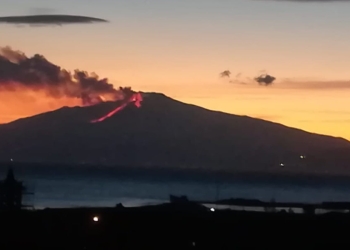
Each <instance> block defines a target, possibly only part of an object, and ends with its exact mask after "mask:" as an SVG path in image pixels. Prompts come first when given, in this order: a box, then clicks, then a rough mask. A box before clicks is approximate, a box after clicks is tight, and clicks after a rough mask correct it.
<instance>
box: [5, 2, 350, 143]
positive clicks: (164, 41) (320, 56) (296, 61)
mask: <svg viewBox="0 0 350 250" xmlns="http://www.w3.org/2000/svg"><path fill="white" fill-rule="evenodd" d="M37 8H43V9H46V10H45V11H46V12H47V13H49V14H72V15H84V16H92V17H98V18H104V19H108V20H109V21H110V23H107V24H83V25H69V26H62V27H55V26H49V27H29V26H25V27H16V26H14V25H4V24H1V25H0V26H1V34H2V35H1V44H0V46H7V45H8V46H11V47H12V48H13V49H16V50H21V51H23V52H25V53H26V54H27V55H28V56H32V55H33V54H35V53H39V54H42V55H44V56H45V57H46V58H47V59H48V60H49V61H51V62H53V63H55V64H57V65H60V66H61V67H63V68H66V69H68V70H74V69H76V68H78V69H81V70H86V71H91V72H96V73H97V74H98V75H100V76H101V77H108V78H109V79H110V81H111V82H112V83H114V84H115V86H116V87H118V86H132V88H133V89H134V90H141V91H153V92H162V93H164V94H166V95H168V96H170V97H173V98H175V99H178V100H180V101H184V102H188V103H193V104H196V105H200V106H203V107H206V108H209V109H214V110H220V111H224V112H229V113H233V114H240V115H248V116H253V117H259V118H262V119H266V120H270V121H274V122H278V123H282V124H285V125H288V126H293V127H297V128H301V129H305V130H307V131H311V132H317V133H323V134H329V135H334V136H341V137H345V138H347V139H350V129H349V128H350V98H349V96H350V71H349V65H350V45H349V41H350V32H349V30H350V27H349V25H350V15H349V13H350V1H341V2H338V1H320V2H307V1H302V0H299V1H295V2H293V1H282V0H116V1H110V0H75V1H68V0H59V1H58V0H41V1H39V0H26V1H23V0H2V2H1V9H0V16H9V15H27V14H34V13H35V14H36V12H44V10H41V11H39V10H35V9H37ZM41 14H42V13H41ZM224 70H230V71H231V72H232V76H231V77H234V76H235V75H236V74H238V73H241V78H240V79H242V81H244V82H246V84H234V83H230V82H229V80H228V79H223V78H220V77H219V73H220V72H221V71H224ZM262 72H267V73H269V74H271V75H273V76H275V77H276V78H277V80H276V82H275V83H274V84H273V85H272V86H269V87H264V86H258V84H256V83H254V82H253V81H252V80H249V79H247V78H250V79H252V78H254V77H256V76H258V75H259V74H261V73H262ZM23 98H24V96H22V95H21V94H14V93H0V123H1V122H8V121H10V120H13V119H17V118H19V117H23V116H28V115H33V114H35V113H40V112H43V111H47V110H48V109H55V108H59V107H60V106H62V105H66V104H67V103H68V104H71V105H74V104H75V102H74V101H71V100H60V101H59V102H53V101H50V102H49V103H46V102H45V101H43V100H42V99H41V98H44V97H43V96H42V95H40V94H38V95H37V96H28V95H26V96H25V98H26V100H30V101H23V102H22V100H23ZM21 103H22V104H23V105H21ZM62 103H63V104H62Z"/></svg>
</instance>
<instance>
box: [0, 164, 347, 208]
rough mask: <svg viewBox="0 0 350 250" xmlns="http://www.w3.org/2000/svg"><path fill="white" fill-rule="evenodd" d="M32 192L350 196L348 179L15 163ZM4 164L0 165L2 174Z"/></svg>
mask: <svg viewBox="0 0 350 250" xmlns="http://www.w3.org/2000/svg"><path fill="white" fill-rule="evenodd" d="M14 170H15V175H16V177H17V178H18V179H20V180H23V181H24V183H25V184H26V185H27V186H28V188H29V189H30V191H33V192H35V194H34V195H33V196H28V197H26V198H25V199H24V201H25V203H27V204H30V205H34V206H35V207H36V208H43V207H73V206H115V205H116V204H117V203H119V202H122V203H123V204H124V205H125V206H135V205H140V204H145V203H154V202H161V201H167V200H168V197H169V194H174V195H187V196H188V197H189V198H190V199H195V200H216V199H224V198H231V197H232V198H252V199H261V200H264V201H269V200H271V199H275V200H276V201H300V202H322V201H350V183H349V182H347V181H344V180H342V181H339V180H325V179H322V180H303V181H300V180H294V179H288V180H286V179H279V178H273V179H271V178H230V179H228V178H218V177H213V176H200V177H199V176H197V175H193V174H188V175H186V174H174V173H164V172H162V173H156V174H155V173H154V172H152V173H150V172H147V171H141V172H137V171H124V172H120V171H115V170H109V169H99V170H91V169H83V168H76V169H64V168H50V169H47V168H46V169H45V168H23V167H22V168H15V169H14ZM5 173H6V168H0V178H1V179H3V178H4V177H5Z"/></svg>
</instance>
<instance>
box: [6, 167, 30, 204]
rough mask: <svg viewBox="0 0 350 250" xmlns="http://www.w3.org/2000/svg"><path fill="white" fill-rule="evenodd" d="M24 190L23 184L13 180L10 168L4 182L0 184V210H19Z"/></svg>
mask: <svg viewBox="0 0 350 250" xmlns="http://www.w3.org/2000/svg"><path fill="white" fill-rule="evenodd" d="M25 190H26V188H25V187H24V185H23V182H21V181H17V180H16V179H15V176H14V173H13V169H12V167H10V168H9V169H8V171H7V176H6V178H5V180H3V181H1V182H0V210H19V209H21V208H22V207H23V204H22V198H23V194H25Z"/></svg>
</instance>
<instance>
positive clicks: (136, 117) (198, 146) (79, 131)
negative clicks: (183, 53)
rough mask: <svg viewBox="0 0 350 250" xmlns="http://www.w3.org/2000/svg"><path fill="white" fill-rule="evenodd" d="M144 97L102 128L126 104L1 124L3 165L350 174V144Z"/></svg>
mask: <svg viewBox="0 0 350 250" xmlns="http://www.w3.org/2000/svg"><path fill="white" fill-rule="evenodd" d="M142 96H143V98H142V99H143V101H142V104H141V105H139V106H137V105H136V106H135V105H134V104H135V100H134V99H133V100H130V102H129V103H128V105H125V107H124V109H122V110H120V111H119V112H118V113H116V114H113V115H112V116H110V117H108V118H106V119H104V120H103V121H101V122H95V123H91V121H92V120H95V119H98V118H100V117H102V116H104V115H106V114H108V113H109V112H111V111H113V110H115V109H116V108H118V107H120V106H121V105H123V104H124V103H125V102H123V101H116V102H104V103H100V104H97V105H93V106H87V107H73V108H68V107H64V108H61V109H58V110H55V111H51V112H47V113H42V114H39V115H36V116H32V117H28V118H23V119H19V120H16V121H14V122H11V123H8V124H3V125H0V138H1V141H0V160H2V161H6V160H8V159H9V158H14V159H16V161H20V162H42V163H45V162H47V163H70V164H72V163H76V164H80V163H91V164H96V165H109V166H111V165H113V166H118V165H129V166H137V167H152V166H157V167H163V168H186V169H205V170H222V171H229V172H235V171H257V172H261V171H262V172H266V171H273V172H274V171H275V172H280V171H292V172H324V171H328V172H347V171H348V168H347V167H348V166H349V163H350V157H349V153H350V142H349V141H347V140H345V139H342V138H335V137H331V136H325V135H318V134H314V133H309V132H306V131H303V130H300V129H294V128H290V127H287V126H284V125H281V124H277V123H273V122H269V121H264V120H261V119H256V118H251V117H248V116H238V115H232V114H227V113H223V112H217V111H211V110H208V109H204V108H201V107H198V106H195V105H190V104H186V103H182V102H179V101H177V100H174V99H171V98H169V97H167V96H165V95H163V94H159V93H142ZM301 155H302V156H303V157H302V159H301V157H300V156H301ZM282 163H283V164H282ZM282 166H283V167H282Z"/></svg>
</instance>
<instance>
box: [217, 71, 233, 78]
mask: <svg viewBox="0 0 350 250" xmlns="http://www.w3.org/2000/svg"><path fill="white" fill-rule="evenodd" d="M230 75H231V71H229V70H224V71H222V72H221V73H220V77H228V78H230Z"/></svg>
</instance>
